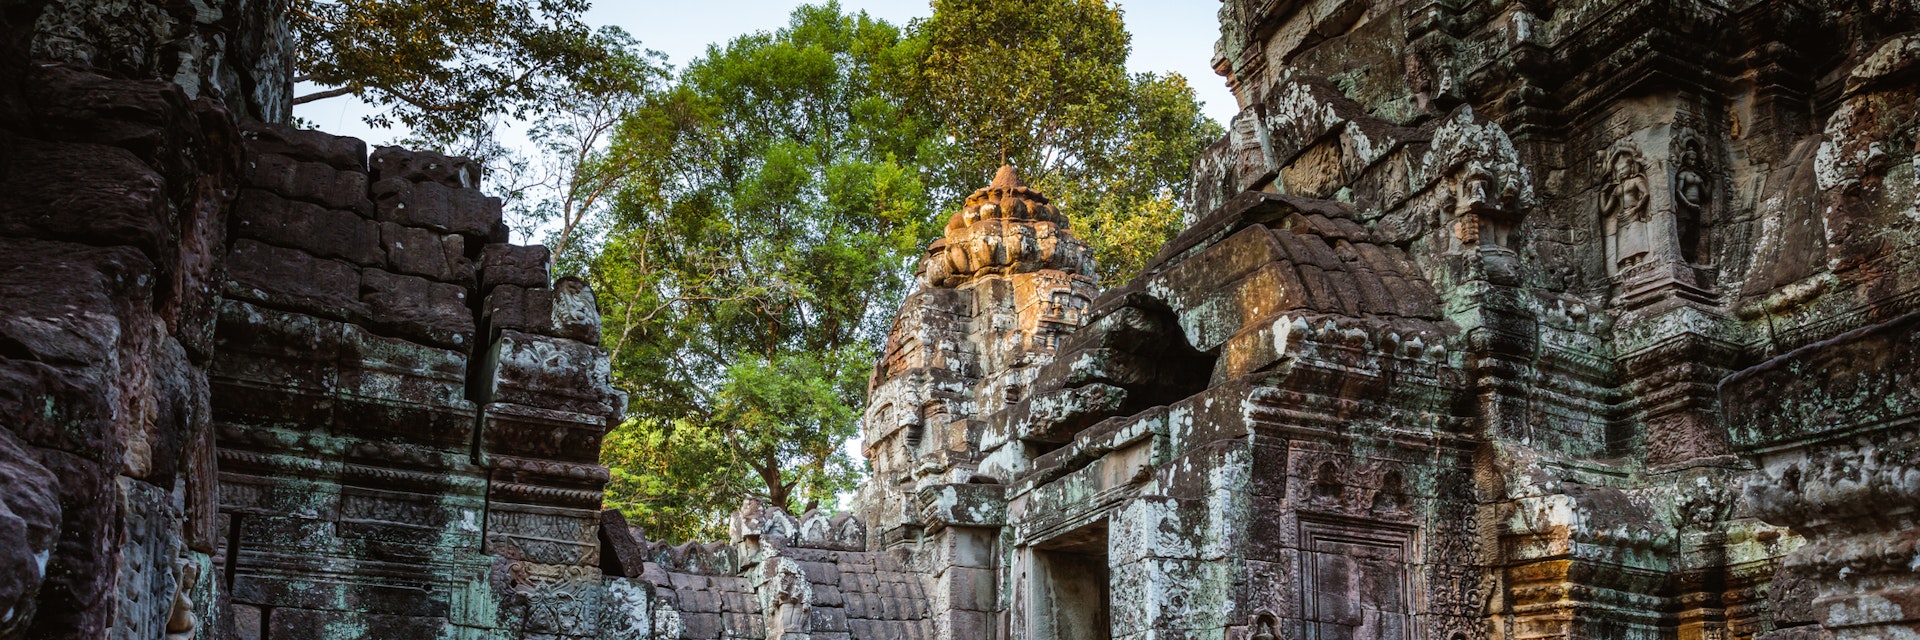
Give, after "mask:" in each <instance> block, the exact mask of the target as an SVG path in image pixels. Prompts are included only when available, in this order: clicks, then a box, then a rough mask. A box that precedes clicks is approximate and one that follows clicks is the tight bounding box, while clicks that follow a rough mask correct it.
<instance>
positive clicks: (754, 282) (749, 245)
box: [588, 4, 933, 539]
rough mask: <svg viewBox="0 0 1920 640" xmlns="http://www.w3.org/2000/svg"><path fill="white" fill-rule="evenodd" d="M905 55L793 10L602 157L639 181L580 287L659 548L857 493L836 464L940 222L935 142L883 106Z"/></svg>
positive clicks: (694, 75) (822, 14)
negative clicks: (619, 395) (750, 506)
mask: <svg viewBox="0 0 1920 640" xmlns="http://www.w3.org/2000/svg"><path fill="white" fill-rule="evenodd" d="M903 38H904V36H903V34H902V33H901V32H900V30H899V29H897V28H895V27H893V26H892V25H889V24H887V23H885V22H881V21H877V20H873V19H870V18H868V17H867V16H866V15H864V14H857V15H846V14H843V13H842V12H841V11H840V8H839V6H838V5H835V4H828V5H825V6H810V7H801V8H800V9H798V10H796V11H795V12H794V13H793V15H792V19H791V22H790V24H789V25H788V26H787V27H786V28H783V29H781V30H779V31H777V32H774V33H757V34H751V35H747V36H742V37H740V38H737V39H735V40H733V41H732V42H730V43H728V44H727V45H726V46H725V47H711V48H709V49H708V52H707V56H706V57H705V58H703V59H700V60H696V61H694V62H693V63H692V64H691V65H689V66H688V67H687V69H686V70H685V71H684V72H682V73H681V75H680V77H679V78H678V83H677V84H676V85H675V86H674V87H672V88H671V89H669V90H666V91H662V92H657V93H655V94H653V95H651V96H649V97H648V99H647V100H646V101H645V103H644V104H643V105H642V106H641V107H640V108H638V109H637V110H635V111H633V112H632V113H630V114H629V115H628V116H627V117H626V119H625V120H624V121H623V122H622V124H621V127H620V130H619V132H618V135H617V136H616V141H615V144H614V147H613V149H612V150H611V152H610V153H611V154H613V155H614V156H616V157H621V158H626V159H627V161H628V162H629V163H630V165H629V166H631V167H633V168H634V169H633V171H632V172H631V173H630V174H629V176H628V178H627V179H626V180H625V181H624V182H622V183H621V185H620V190H619V192H618V197H617V198H616V199H615V202H614V209H613V220H612V223H611V228H610V229H609V233H608V235H607V237H606V241H605V242H604V243H603V244H602V245H601V246H600V247H599V251H598V252H597V253H596V254H595V255H594V256H593V257H592V260H591V263H590V265H589V268H588V275H589V278H590V279H591V281H592V282H593V284H594V286H595V290H596V291H598V292H599V295H600V299H601V310H602V316H603V321H602V326H603V330H604V331H605V333H606V344H607V345H608V346H609V348H610V349H611V350H612V351H613V354H614V358H615V369H616V370H617V371H618V372H619V375H618V376H617V383H618V384H619V385H621V386H622V387H623V388H624V389H625V390H626V391H627V392H628V393H629V394H631V397H632V398H633V403H632V408H631V410H630V414H631V416H632V417H631V418H630V419H629V420H628V421H627V422H626V423H625V424H623V425H621V426H620V427H619V428H618V429H617V430H616V432H615V433H614V434H613V436H612V437H611V438H610V439H609V441H608V446H606V447H604V448H603V452H604V454H603V455H604V458H605V461H606V462H607V463H608V465H609V466H612V467H620V468H621V469H620V471H619V472H618V480H617V481H616V486H615V487H614V492H613V493H614V494H615V496H616V497H615V500H614V502H615V504H617V505H620V506H623V507H625V508H626V509H627V510H628V513H629V515H631V516H633V517H634V518H635V519H636V520H637V521H639V522H640V523H642V524H643V526H645V527H646V528H647V530H648V531H649V532H650V534H651V535H654V536H658V537H666V538H676V539H685V538H693V537H706V536H711V535H714V534H717V533H719V531H720V529H719V527H720V523H721V522H722V519H721V518H720V516H721V515H723V514H725V513H726V512H729V511H731V509H733V508H734V507H736V506H738V505H739V504H740V501H741V500H742V499H743V498H745V497H748V496H759V497H762V498H765V499H768V500H770V501H771V502H773V503H775V504H778V505H780V506H782V507H784V508H787V509H790V510H793V511H796V512H797V511H804V510H806V509H808V508H813V507H816V506H819V505H830V503H831V501H832V500H834V499H835V496H836V495H837V494H839V493H841V492H844V491H847V490H849V489H851V488H852V486H853V483H854V482H855V481H856V480H857V479H858V477H859V469H858V468H857V467H856V465H855V464H854V462H853V460H852V459H851V458H850V457H849V456H848V455H847V454H846V453H845V451H844V449H843V447H844V445H845V443H846V442H847V441H848V440H849V439H850V438H852V437H853V435H854V434H855V433H856V431H857V429H858V415H859V410H858V407H859V406H861V405H862V404H863V402H864V396H865V391H866V377H867V375H868V373H869V370H870V368H871V366H872V362H873V359H874V357H875V355H876V354H875V352H874V347H873V346H874V345H876V344H878V343H879V341H880V339H881V338H882V337H883V336H882V333H883V332H884V331H885V330H886V322H887V320H888V318H887V316H888V314H890V313H891V312H892V310H893V307H894V305H895V304H897V301H898V300H899V299H900V297H901V295H902V294H903V292H904V290H905V287H906V286H907V284H908V273H907V270H906V266H907V263H908V261H909V259H910V258H911V257H912V256H914V255H916V253H917V251H918V248H919V247H920V246H921V243H922V242H923V241H924V240H925V239H926V238H927V237H928V235H929V233H928V232H927V231H926V229H927V228H928V224H927V223H928V220H930V219H931V218H932V217H933V216H932V210H931V209H930V208H929V207H928V205H927V202H926V198H925V193H926V188H925V186H924V185H923V184H922V183H921V181H920V179H919V172H918V171H917V170H916V169H915V167H916V166H917V165H916V164H915V162H916V158H917V155H918V153H919V152H920V147H921V146H923V145H921V144H920V141H921V140H924V139H927V138H928V137H930V136H931V135H932V131H933V128H932V127H931V126H930V125H927V124H926V122H927V120H926V119H925V117H924V116H922V115H919V114H915V113H912V110H911V109H908V108H907V106H906V104H905V103H904V102H903V100H902V98H900V97H898V96H897V95H895V94H893V93H890V92H889V91H887V89H886V86H887V84H888V82H889V80H888V79H889V78H892V77H894V76H895V75H897V74H898V73H901V69H902V66H901V65H904V64H907V63H910V62H911V59H910V58H906V57H902V56H900V55H899V54H900V51H901V50H900V48H899V44H900V42H901V41H902V40H903ZM629 461H631V462H637V463H640V464H638V465H635V466H625V464H626V463H627V462H629ZM689 486H698V487H700V489H699V490H696V491H687V490H686V488H687V487H689ZM628 491H631V492H632V493H627V492H628Z"/></svg>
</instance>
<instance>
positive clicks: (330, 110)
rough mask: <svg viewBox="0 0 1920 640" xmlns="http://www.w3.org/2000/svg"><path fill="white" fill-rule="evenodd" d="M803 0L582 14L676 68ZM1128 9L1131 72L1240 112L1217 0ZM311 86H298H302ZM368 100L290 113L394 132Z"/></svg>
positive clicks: (764, 26)
mask: <svg viewBox="0 0 1920 640" xmlns="http://www.w3.org/2000/svg"><path fill="white" fill-rule="evenodd" d="M802 3H803V0H679V1H662V0H595V2H594V7H593V9H592V10H591V11H588V12H587V15H586V21H587V22H588V23H589V24H592V25H594V26H600V25H607V24H611V25H615V26H618V27H620V28H622V29H625V30H626V31H627V33H630V34H633V36H634V37H635V38H638V39H639V40H640V44H641V46H644V47H646V48H649V49H654V50H657V51H660V52H663V53H665V54H667V62H668V63H669V64H672V65H673V66H674V68H676V69H679V68H684V67H685V66H686V63H687V61H689V60H692V59H693V58H697V57H700V56H702V55H705V53H706V50H707V45H708V44H712V43H725V42H726V41H728V40H731V39H733V38H734V37H736V36H739V35H742V34H746V33H750V32H753V31H772V30H774V29H778V28H780V27H782V26H785V25H786V24H787V15H788V14H789V13H791V12H792V11H793V8H794V7H796V6H798V5H800V4H802ZM1118 4H1119V5H1120V8H1121V9H1122V10H1124V11H1125V12H1126V22H1127V31H1129V32H1130V33H1132V34H1133V55H1132V56H1131V57H1129V58H1128V60H1127V67H1128V68H1129V69H1132V70H1133V71H1153V72H1157V73H1165V72H1170V71H1171V72H1178V73H1180V74H1182V75H1185V76H1186V77H1187V81H1188V83H1190V84H1192V85H1193V87H1194V91H1195V92H1196V93H1198V94H1199V97H1200V100H1202V101H1204V102H1205V103H1206V106H1205V108H1206V113H1207V115H1208V116H1211V117H1212V118H1213V119H1214V120H1217V121H1219V122H1221V123H1223V124H1224V123H1225V122H1226V121H1227V119H1229V118H1231V117H1233V114H1234V113H1236V112H1237V111H1239V109H1237V108H1235V106H1234V103H1233V94H1231V93H1229V92H1228V91H1227V88H1226V81H1225V80H1224V79H1223V78H1221V77H1220V76H1217V75H1214V73H1213V69H1212V68H1211V66H1209V64H1208V63H1209V61H1210V60H1211V58H1212V57H1213V43H1214V41H1215V40H1218V39H1219V38H1220V26H1219V19H1218V18H1217V17H1216V16H1217V14H1218V12H1219V10H1220V3H1219V2H1218V0H1119V2H1118ZM840 6H841V8H842V9H843V10H845V11H848V12H854V11H865V12H867V14H868V15H871V16H874V17H876V18H880V19H883V20H886V21H888V22H892V23H895V24H900V25H905V24H906V22H907V21H909V20H912V19H914V18H922V17H926V16H927V15H929V14H931V13H932V10H931V9H930V8H929V7H928V4H927V0H841V3H840ZM308 90H310V88H308V87H302V88H301V89H300V92H301V93H304V92H306V91H308ZM369 109H370V107H368V106H367V105H365V104H363V103H360V102H359V101H357V100H355V99H353V98H352V97H351V96H348V97H341V98H333V99H330V100H321V101H318V102H310V103H307V104H304V105H300V106H299V107H296V108H294V110H293V114H294V115H296V116H299V117H301V118H305V119H306V120H308V121H311V122H313V123H314V124H315V125H316V126H318V127H319V128H320V129H322V130H325V131H327V132H329V133H334V134H338V135H348V136H354V137H358V138H362V139H364V140H366V141H367V143H368V145H369V146H370V147H371V146H377V145H380V144H383V143H387V142H391V141H393V140H395V139H397V138H399V137H401V136H400V135H399V134H398V133H396V132H394V131H392V130H382V129H369V128H368V127H367V126H366V125H365V124H364V123H363V122H362V121H361V120H360V117H361V116H362V115H365V114H366V113H368V110H369Z"/></svg>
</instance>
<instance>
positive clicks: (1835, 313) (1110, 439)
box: [0, 0, 1920, 640]
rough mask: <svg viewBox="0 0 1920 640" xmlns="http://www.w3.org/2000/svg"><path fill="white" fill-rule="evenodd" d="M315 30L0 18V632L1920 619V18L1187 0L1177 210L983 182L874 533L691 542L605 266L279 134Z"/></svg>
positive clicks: (515, 632)
mask: <svg viewBox="0 0 1920 640" xmlns="http://www.w3.org/2000/svg"><path fill="white" fill-rule="evenodd" d="M189 5H191V6H189ZM284 10H285V8H284V7H282V6H280V4H279V3H271V2H254V1H249V0H204V1H201V2H195V3H179V2H166V1H161V0H116V1H113V2H102V1H88V0H40V1H34V2H25V3H10V4H8V5H7V7H6V8H5V9H4V10H3V11H0V45H4V51H5V55H0V185H4V186H0V193H4V194H5V197H4V198H0V640H25V639H33V640H64V639H75V640H94V639H106V638H113V639H128V640H158V639H161V638H165V639H168V640H188V639H220V640H296V639H313V638H318V639H326V640H334V639H340V640H345V639H352V638H370V639H410V640H411V639H423V638H444V639H449V640H589V639H593V640H601V639H604V640H641V639H648V640H673V639H680V640H710V639H711V640H718V639H722V638H757V639H764V640H774V639H778V640H800V639H811V640H854V639H858V640H899V639H909V640H921V639H924V640H974V639H987V640H1148V639H1162V640H1173V639H1182V640H1185V639H1195V640H1198V639H1210V640H1281V639H1284V640H1479V639H1483V638H1489V639H1492V638H1498V639H1511V640H1520V639H1545V638H1556V639H1566V640H1749V639H1753V640H1825V639H1836V640H1854V639H1868V638H1873V639H1902V638H1906V639H1912V638H1920V546H1917V545H1920V178H1916V175H1917V174H1916V173H1915V160H1916V158H1917V157H1920V135H1917V134H1920V125H1917V124H1916V123H1917V122H1920V3H1915V2H1911V1H1906V0H1830V1H1827V2H1813V1H1811V0H1225V1H1224V2H1220V3H1214V2H1194V3H1193V6H1192V7H1191V10H1192V11H1215V10H1217V11H1218V12H1219V17H1220V34H1221V35H1220V40H1219V43H1218V45H1217V47H1216V49H1215V51H1216V55H1215V59H1214V61H1213V63H1214V67H1215V68H1216V69H1217V70H1218V71H1219V72H1220V73H1221V74H1222V75H1223V76H1224V77H1225V80H1226V82H1228V83H1229V84H1230V85H1231V87H1232V88H1233V91H1234V94H1235V95H1236V96H1237V98H1238V101H1239V106H1240V108H1241V111H1240V113H1239V115H1238V116H1236V117H1235V118H1234V119H1233V120H1232V122H1231V123H1230V126H1229V127H1228V129H1229V131H1230V133H1229V134H1228V135H1227V136H1226V137H1225V138H1224V139H1221V140H1220V141H1219V142H1218V143H1216V144H1214V145H1213V146H1212V148H1210V149H1208V150H1207V151H1206V152H1205V153H1204V154H1202V155H1201V156H1200V157H1198V158H1195V159H1194V163H1193V172H1194V184H1195V187H1194V189H1193V192H1192V193H1191V194H1187V198H1186V205H1187V206H1186V210H1187V211H1188V212H1189V218H1188V220H1187V221H1186V225H1185V229H1184V231H1182V232H1181V233H1180V234H1179V236H1178V237H1177V238H1175V239H1174V240H1173V241H1172V242H1170V243H1169V244H1167V245H1166V247H1165V248H1164V249H1163V250H1162V251H1161V252H1160V254H1159V256H1158V257H1157V258H1156V259H1154V260H1153V261H1152V263H1151V265H1150V266H1149V267H1148V268H1147V269H1146V270H1145V272H1144V273H1143V274H1141V275H1140V276H1139V277H1137V278H1134V279H1133V280H1131V281H1129V282H1097V281H1096V280H1095V277H1094V273H1095V271H1094V269H1093V268H1092V265H1093V264H1094V261H1095V260H1097V259H1098V258H1099V256H1096V255H1093V253H1092V251H1091V250H1090V249H1089V246H1088V245H1087V244H1086V243H1085V242H1083V241H1082V240H1081V239H1079V238H1076V237H1075V235H1074V233H1075V231H1074V230H1073V229H1072V228H1070V226H1069V224H1068V222H1067V218H1066V217H1065V216H1064V215H1063V214H1062V212H1061V211H1060V209H1059V208H1058V207H1057V206H1056V205H1055V204H1053V203H1052V202H1050V201H1049V199H1048V198H1047V195H1046V194H1044V193H1041V192H1040V191H1037V190H1035V189H1033V188H1031V187H1029V186H1027V185H1025V184H1024V183H1023V182H1022V181H1021V179H1020V176H1019V172H1018V167H1007V168H1003V169H1001V170H1000V172H999V173H998V174H997V175H995V176H992V177H991V178H990V179H989V177H988V176H980V179H981V180H982V181H983V182H984V183H985V185H986V186H984V187H983V188H981V189H980V190H979V191H977V192H975V193H974V194H973V195H972V196H971V197H969V198H968V199H967V200H966V203H965V206H964V208H963V209H962V210H959V211H954V212H952V217H951V218H950V220H949V221H948V222H947V224H946V226H945V229H944V233H943V236H942V237H941V238H940V239H939V240H937V241H935V242H933V243H932V245H931V246H929V247H927V250H926V252H925V254H924V257H923V258H922V259H921V261H920V263H919V266H918V272H917V277H918V285H917V289H916V290H915V291H913V293H912V294H911V295H910V296H908V298H907V299H906V301H905V303H904V304H903V306H902V308H901V309H900V310H899V313H898V316H897V319H896V321H895V323H894V325H893V329H892V332H891V336H890V337H889V338H888V341H887V344H886V346H885V353H884V356H883V357H882V359H881V360H880V361H879V362H878V363H876V365H875V367H874V372H873V376H872V382H871V395H870V404H869V406H868V407H867V408H866V411H865V414H864V417H863V419H862V427H863V435H864V446H865V453H866V455H867V458H868V459H869V460H870V461H871V464H872V475H871V477H870V478H869V479H868V481H867V482H866V484H865V485H864V486H863V487H862V488H861V489H860V490H859V492H858V494H857V496H856V497H855V500H854V509H853V510H852V511H851V512H850V513H837V514H829V513H803V514H793V513H785V512H783V511H781V510H779V509H777V508H775V507H772V506H769V505H766V504H759V503H748V504H746V505H743V506H742V508H741V509H740V511H739V512H738V514H737V515H735V516H734V517H733V520H732V523H731V527H730V529H731V535H730V536H729V539H726V540H714V541H709V542H707V543H704V544H702V543H687V544H682V545H678V546H669V545H666V544H662V543H657V542H650V541H648V540H646V539H645V536H644V535H643V534H642V532H639V531H637V530H635V529H634V528H631V527H629V526H627V524H626V523H625V522H624V521H623V520H622V518H621V517H620V516H619V515H618V513H616V512H612V511H603V510H602V509H601V506H602V505H601V502H602V500H601V498H602V491H603V487H604V485H605V484H606V482H607V479H608V472H607V470H606V469H605V468H603V467H601V466H600V465H599V463H598V454H599V447H600V440H601V437H602V435H603V434H604V433H605V432H606V431H607V430H608V429H609V428H610V427H611V426H612V425H614V424H617V421H618V420H619V412H620V410H621V407H623V406H624V405H625V403H626V399H625V398H623V397H621V396H620V395H619V394H617V393H616V392H615V391H614V390H613V388H612V386H611V385H610V384H609V382H610V379H609V365H608V360H607V353H606V351H605V350H604V349H603V348H602V347H601V346H600V345H599V338H600V332H599V327H598V312H597V311H596V308H595V301H594V298H593V295H592V292H591V291H589V290H588V289H587V287H586V285H585V283H583V282H581V281H579V280H575V279H569V278H562V279H558V280H555V279H553V278H551V277H550V275H549V273H548V271H547V263H548V256H547V254H546V251H545V249H543V248H540V247H523V246H515V245H511V244H508V243H507V242H506V240H507V229H506V227H505V226H504V225H503V224H502V222H501V203H500V201H499V200H498V199H496V198H491V197H488V196H487V195H485V194H483V193H481V192H480V191H479V190H478V188H477V185H478V183H479V168H478V167H477V166H474V165H473V164H472V163H470V162H468V161H466V160H463V159H460V158H449V157H445V156H441V155H438V154H434V153H428V152H414V151H408V150H404V149H397V148H382V149H377V150H374V151H373V152H372V153H371V155H369V153H368V152H367V149H366V145H364V144H363V143H361V142H360V141H357V140H352V139H347V138H339V137H334V136H330V135H327V134H324V133H319V132H314V131H301V130H295V129H292V128H289V127H287V126H286V125H284V124H281V123H284V122H285V121H286V120H287V119H288V114H289V104H290V93H289V92H290V87H291V82H290V76H289V73H288V71H287V68H288V64H289V63H288V61H289V59H290V55H291V54H290V52H289V51H288V50H287V47H288V46H290V45H289V44H288V41H287V39H286V35H285V17H284V15H283V14H282V13H281V12H282V11H284Z"/></svg>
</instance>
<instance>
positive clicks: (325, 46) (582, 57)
mask: <svg viewBox="0 0 1920 640" xmlns="http://www.w3.org/2000/svg"><path fill="white" fill-rule="evenodd" d="M589 4H590V2H589V0H401V1H395V0H294V1H293V2H292V4H291V8H290V11H289V14H288V15H289V20H288V26H289V29H290V30H291V31H292V32H293V35H294V39H295V42H296V46H295V47H294V54H295V56H296V57H295V64H296V77H297V78H298V79H300V80H305V81H309V82H312V83H314V84H316V85H319V86H321V87H326V88H325V89H322V90H320V91H317V92H314V93H310V94H306V95H302V96H296V97H295V98H294V104H296V105H297V104H301V103H304V102H310V101H313V100H320V99H325V98H330V97H335V96H340V95H348V94H351V95H355V96H359V97H360V98H362V99H364V100H366V101H368V102H370V103H372V104H375V105H378V106H381V107H384V108H385V110H384V112H383V113H381V114H380V115H376V116H371V117H370V118H369V119H368V120H369V124H372V125H374V126H380V127H387V126H393V125H396V124H397V125H402V126H405V127H407V128H408V129H409V130H411V131H412V133H413V135H414V137H416V138H417V139H419V140H422V141H426V142H431V143H438V144H449V143H451V142H452V141H456V140H462V139H471V138H473V137H475V136H476V134H483V133H484V129H485V128H486V126H487V124H488V123H489V122H490V121H491V120H492V119H493V118H494V117H496V116H509V117H512V118H516V119H526V118H527V116H529V115H530V114H531V113H532V112H533V111H534V110H535V109H538V108H542V107H545V106H549V105H552V104H555V103H557V102H558V101H559V100H560V99H561V98H562V97H563V96H562V94H565V93H567V92H569V91H572V90H573V89H574V87H575V86H576V85H578V84H581V83H586V84H593V83H595V82H599V81H598V80H596V78H598V77H603V76H605V75H608V74H612V75H618V74H619V73H620V71H621V70H622V69H621V67H622V66H625V65H630V64H631V63H632V61H633V60H634V59H635V57H636V52H634V51H633V48H634V42H633V41H632V39H631V38H630V37H628V36H627V35H626V34H625V33H624V32H622V31H620V30H619V29H612V28H607V29H600V30H595V29H592V28H590V27H588V26H587V25H586V24H585V23H584V22H582V21H581V19H580V16H581V14H582V13H584V12H585V11H586V10H587V7H588V5H589Z"/></svg>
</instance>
